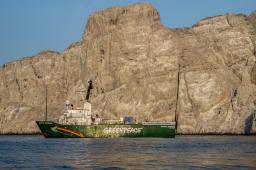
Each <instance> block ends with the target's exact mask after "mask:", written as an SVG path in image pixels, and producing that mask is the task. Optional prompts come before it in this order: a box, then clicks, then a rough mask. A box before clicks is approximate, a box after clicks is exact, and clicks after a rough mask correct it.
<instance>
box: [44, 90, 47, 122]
mask: <svg viewBox="0 0 256 170" xmlns="http://www.w3.org/2000/svg"><path fill="white" fill-rule="evenodd" d="M47 96H48V89H47V86H46V87H45V115H44V119H45V121H47V114H48V106H47V102H48V101H47Z"/></svg>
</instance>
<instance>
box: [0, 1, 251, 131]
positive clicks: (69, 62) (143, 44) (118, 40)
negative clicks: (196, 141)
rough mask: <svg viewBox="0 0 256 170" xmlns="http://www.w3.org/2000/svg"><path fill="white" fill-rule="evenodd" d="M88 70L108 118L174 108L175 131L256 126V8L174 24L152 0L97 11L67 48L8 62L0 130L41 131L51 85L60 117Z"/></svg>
mask: <svg viewBox="0 0 256 170" xmlns="http://www.w3.org/2000/svg"><path fill="white" fill-rule="evenodd" d="M178 72H179V78H178ZM88 79H91V80H93V83H94V89H93V93H92V104H93V111H94V113H95V114H96V113H98V114H100V115H101V116H102V117H104V118H119V117H121V116H124V115H132V116H134V117H136V119H137V120H138V121H145V120H166V121H173V120H175V111H176V108H177V113H178V114H177V119H178V132H179V133H183V134H194V133H220V134H222V133H237V134H245V133H246V134H247V133H256V125H255V124H256V121H255V118H256V116H255V115H256V12H254V13H252V14H251V15H250V16H245V15H234V14H226V15H224V16H216V17H210V18H206V19H203V20H202V21H200V22H198V23H197V24H195V25H194V26H192V28H182V29H170V28H166V27H164V26H163V25H162V24H161V23H160V16H159V13H158V11H157V10H156V9H155V8H154V7H153V6H152V5H150V4H134V5H130V6H127V7H113V8H110V9H106V10H103V11H99V12H97V13H95V14H93V15H91V16H90V17H89V20H88V23H87V25H86V28H85V32H84V34H83V39H82V41H81V42H77V43H74V44H72V45H71V46H70V47H69V48H67V49H66V50H64V51H63V52H62V53H58V52H52V51H46V52H42V53H39V54H38V55H36V56H33V57H28V58H24V59H21V60H18V61H13V62H11V63H8V64H5V65H3V66H2V68H1V70H0V133H2V134H3V133H34V132H38V129H37V127H36V124H35V122H34V121H35V120H41V119H44V112H45V111H44V110H45V89H46V88H47V89H48V112H49V115H48V117H49V119H50V120H57V119H58V117H59V116H60V114H61V111H62V110H63V108H64V101H65V100H66V99H67V100H70V101H72V102H73V103H74V105H81V104H82V103H81V98H80V97H79V95H78V94H77V93H76V91H78V90H83V89H86V82H87V80H88ZM177 94H178V95H177ZM177 99H178V100H177ZM176 105H177V107H176Z"/></svg>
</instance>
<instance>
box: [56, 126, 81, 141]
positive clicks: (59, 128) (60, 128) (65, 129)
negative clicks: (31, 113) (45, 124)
mask: <svg viewBox="0 0 256 170" xmlns="http://www.w3.org/2000/svg"><path fill="white" fill-rule="evenodd" d="M56 128H57V129H58V130H63V131H65V132H69V133H72V134H74V135H77V136H79V137H81V138H82V137H84V135H82V134H81V133H79V132H76V131H73V130H70V129H67V128H64V127H60V126H57V127H56Z"/></svg>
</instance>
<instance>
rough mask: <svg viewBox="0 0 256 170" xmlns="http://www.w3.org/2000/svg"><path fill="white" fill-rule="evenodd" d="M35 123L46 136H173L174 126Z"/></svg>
mask: <svg viewBox="0 0 256 170" xmlns="http://www.w3.org/2000/svg"><path fill="white" fill-rule="evenodd" d="M36 123H37V125H38V127H39V128H40V130H41V132H42V134H43V135H44V137H46V138H113V137H133V138H135V137H161V138H174V137H175V127H173V126H169V125H141V124H99V125H63V124H58V123H55V122H52V121H36Z"/></svg>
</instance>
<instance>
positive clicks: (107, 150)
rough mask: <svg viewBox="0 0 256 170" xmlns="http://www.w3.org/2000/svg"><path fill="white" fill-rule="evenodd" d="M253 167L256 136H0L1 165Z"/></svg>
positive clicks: (188, 167)
mask: <svg viewBox="0 0 256 170" xmlns="http://www.w3.org/2000/svg"><path fill="white" fill-rule="evenodd" d="M10 168H15V169H16V168H23V169H206V168H208V169H230V168H233V169H256V136H177V137H176V138H175V139H161V138H114V139H44V138H43V137H42V136H0V169H10Z"/></svg>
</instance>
